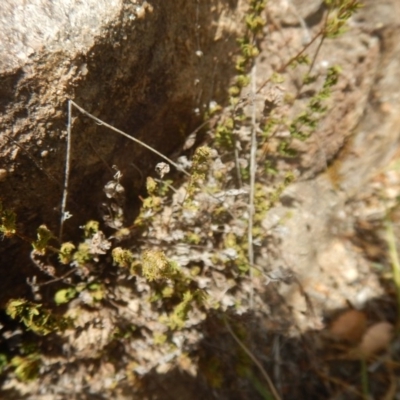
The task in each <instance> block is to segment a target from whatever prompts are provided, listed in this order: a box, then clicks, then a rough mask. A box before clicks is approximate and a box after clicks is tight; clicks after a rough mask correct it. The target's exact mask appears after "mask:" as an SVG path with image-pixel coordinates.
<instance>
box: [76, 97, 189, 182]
mask: <svg viewBox="0 0 400 400" xmlns="http://www.w3.org/2000/svg"><path fill="white" fill-rule="evenodd" d="M70 102H71V104H72V105H73V106H74V107H75V108H76V109H78V110H79V111H80V112H81V113H82V114H85V115H86V116H88V117H89V118H91V119H93V120H94V121H96V122H97V123H98V124H99V125H104V126H105V127H107V128H109V129H111V130H112V131H114V132H117V133H119V134H120V135H122V136H125V137H126V138H128V139H129V140H132V141H133V142H135V143H138V144H140V145H141V146H143V147H145V148H146V149H147V150H150V151H151V152H153V153H154V154H157V155H158V156H160V157H161V158H163V159H164V160H166V161H168V162H169V163H170V164H171V165H173V166H174V167H175V168H176V169H177V170H178V171H182V172H183V173H184V174H185V175H187V176H190V174H189V173H188V172H186V171H185V170H184V169H183V168H182V167H181V166H179V165H178V164H176V163H175V162H173V161H172V160H171V159H169V158H168V157H167V156H165V155H164V154H162V153H160V152H159V151H157V150H156V149H154V148H153V147H151V146H149V145H148V144H146V143H144V142H142V141H141V140H139V139H136V138H135V137H133V136H130V135H128V134H127V133H125V132H123V131H121V130H120V129H117V128H114V127H113V126H112V125H109V124H107V123H106V122H104V121H102V120H101V119H100V118H97V117H95V116H94V115H92V114H90V113H89V112H87V111H86V110H85V109H84V108H82V107H80V106H78V104H76V103H75V102H74V101H72V100H70Z"/></svg>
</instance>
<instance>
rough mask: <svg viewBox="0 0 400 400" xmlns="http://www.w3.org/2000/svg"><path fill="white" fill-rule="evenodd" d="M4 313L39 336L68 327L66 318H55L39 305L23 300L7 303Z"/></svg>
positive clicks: (68, 322) (68, 323)
mask: <svg viewBox="0 0 400 400" xmlns="http://www.w3.org/2000/svg"><path fill="white" fill-rule="evenodd" d="M6 313H7V314H8V315H9V316H10V317H11V318H12V319H17V320H19V321H20V322H22V323H23V324H24V325H25V326H26V328H27V329H29V330H31V331H33V332H35V333H36V334H38V335H40V336H45V335H48V334H49V333H52V332H57V331H63V330H64V329H66V328H67V327H68V326H69V325H70V321H69V320H68V319H66V318H62V317H55V316H54V315H53V314H52V313H51V312H50V311H49V310H46V309H45V308H43V306H42V305H41V304H36V303H32V302H30V301H28V300H25V299H13V300H10V301H9V302H8V303H7V306H6Z"/></svg>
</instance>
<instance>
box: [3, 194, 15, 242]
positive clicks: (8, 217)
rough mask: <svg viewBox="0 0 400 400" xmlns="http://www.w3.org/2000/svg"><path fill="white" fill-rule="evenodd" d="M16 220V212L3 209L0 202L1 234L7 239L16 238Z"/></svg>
mask: <svg viewBox="0 0 400 400" xmlns="http://www.w3.org/2000/svg"><path fill="white" fill-rule="evenodd" d="M16 220H17V217H16V215H15V213H14V211H11V210H8V209H5V208H3V204H2V202H1V201H0V233H1V234H3V235H4V236H5V237H11V236H14V235H15V234H16V232H17V228H16Z"/></svg>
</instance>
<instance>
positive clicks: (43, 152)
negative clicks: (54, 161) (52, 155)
mask: <svg viewBox="0 0 400 400" xmlns="http://www.w3.org/2000/svg"><path fill="white" fill-rule="evenodd" d="M40 155H41V157H43V158H45V157H47V156H48V155H49V152H48V151H47V150H43V151H42V152H41V153H40Z"/></svg>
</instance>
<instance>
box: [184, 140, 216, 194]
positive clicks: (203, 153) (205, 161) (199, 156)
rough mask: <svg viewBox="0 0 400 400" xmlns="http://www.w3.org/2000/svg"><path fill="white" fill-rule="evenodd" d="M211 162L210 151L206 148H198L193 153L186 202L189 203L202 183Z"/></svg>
mask: <svg viewBox="0 0 400 400" xmlns="http://www.w3.org/2000/svg"><path fill="white" fill-rule="evenodd" d="M210 161H211V149H210V148H209V147H207V146H202V147H199V148H198V149H197V150H196V152H195V153H194V156H193V160H192V168H191V171H190V181H189V185H188V188H187V201H191V199H192V198H193V196H194V194H195V192H196V190H197V189H198V188H199V187H201V185H202V184H203V183H204V181H205V179H206V176H207V173H208V170H209V167H210Z"/></svg>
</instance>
